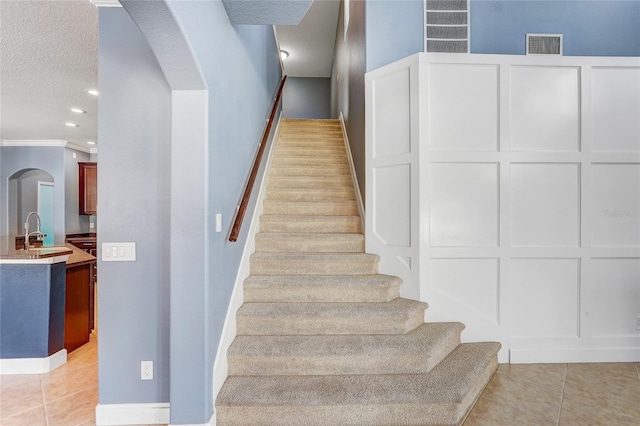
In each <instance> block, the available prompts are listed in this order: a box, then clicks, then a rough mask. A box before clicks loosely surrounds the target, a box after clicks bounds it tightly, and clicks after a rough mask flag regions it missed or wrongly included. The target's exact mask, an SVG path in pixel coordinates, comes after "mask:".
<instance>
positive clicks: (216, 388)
mask: <svg viewBox="0 0 640 426" xmlns="http://www.w3.org/2000/svg"><path fill="white" fill-rule="evenodd" d="M281 119H282V113H280V115H279V116H278V119H277V125H276V128H275V130H274V132H273V140H272V141H271V146H270V148H269V149H268V150H267V151H266V152H265V155H266V161H265V168H264V173H265V174H264V177H263V179H262V183H261V185H260V189H259V192H258V197H257V200H256V207H255V211H254V213H253V217H252V219H251V224H250V225H249V232H248V234H247V242H246V244H245V246H244V250H243V252H242V258H241V259H240V266H239V268H238V274H237V275H236V281H235V283H234V285H233V292H232V293H231V300H230V301H229V307H228V309H227V316H226V318H225V321H224V325H223V327H222V335H221V336H220V343H219V344H218V351H217V353H216V359H215V361H214V363H213V392H214V396H213V400H214V401H215V400H216V398H217V396H218V392H220V389H221V388H222V385H223V384H224V381H225V380H226V379H227V376H228V375H229V362H228V359H227V351H228V350H229V346H231V343H232V342H233V339H235V338H236V325H237V324H236V312H238V309H239V308H240V306H242V303H243V302H244V287H243V284H244V280H245V279H247V277H248V276H249V273H250V269H249V258H250V257H251V254H253V252H254V251H255V247H256V234H257V233H258V232H259V230H260V216H261V215H262V204H263V201H264V197H265V195H266V193H267V191H266V187H267V173H268V172H269V167H270V166H271V158H272V156H271V153H272V152H273V147H274V144H275V143H276V139H277V138H278V132H279V131H280V120H281ZM212 421H213V423H212V424H214V425H215V409H214V415H213V417H212Z"/></svg>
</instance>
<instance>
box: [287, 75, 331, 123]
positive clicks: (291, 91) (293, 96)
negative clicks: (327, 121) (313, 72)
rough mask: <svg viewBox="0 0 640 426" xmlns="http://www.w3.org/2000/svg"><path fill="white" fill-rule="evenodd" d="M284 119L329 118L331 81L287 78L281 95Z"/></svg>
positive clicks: (325, 79)
mask: <svg viewBox="0 0 640 426" xmlns="http://www.w3.org/2000/svg"><path fill="white" fill-rule="evenodd" d="M282 97H283V99H282V115H283V117H285V118H331V79H329V78H302V77H288V78H287V84H286V85H285V86H284V93H283V94H282Z"/></svg>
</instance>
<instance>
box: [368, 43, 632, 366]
mask: <svg viewBox="0 0 640 426" xmlns="http://www.w3.org/2000/svg"><path fill="white" fill-rule="evenodd" d="M366 90H367V92H366V96H367V97H366V111H367V147H366V162H367V163H366V165H367V166H366V169H367V175H366V200H367V205H366V212H367V216H366V221H365V224H366V226H365V227H366V244H367V251H369V252H372V253H376V254H379V255H380V256H381V263H380V268H381V272H383V273H389V274H394V275H398V276H400V277H401V278H403V279H404V281H405V282H404V284H403V286H402V287H401V295H403V296H404V297H411V298H415V299H420V300H423V301H426V302H428V303H429V305H430V306H429V309H428V310H427V313H426V319H427V321H461V322H464V323H465V324H466V326H467V328H466V330H465V332H464V333H463V340H465V341H477V340H498V341H500V342H502V344H503V350H502V351H501V352H500V361H501V362H506V361H511V362H587V361H640V329H639V328H640V325H639V324H640V58H605V57H598V58H588V57H546V56H535V57H532V56H506V55H499V56H498V55H453V54H444V55H438V54H422V53H421V54H417V55H414V56H411V57H408V58H405V59H403V60H401V61H398V62H396V63H394V64H390V65H388V66H385V67H383V68H380V69H378V70H375V71H372V72H370V73H368V74H367V76H366Z"/></svg>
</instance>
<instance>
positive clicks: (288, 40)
mask: <svg viewBox="0 0 640 426" xmlns="http://www.w3.org/2000/svg"><path fill="white" fill-rule="evenodd" d="M339 10H340V0H315V1H314V2H313V4H312V5H311V7H310V8H309V11H308V12H307V14H306V15H305V17H304V18H302V21H301V22H300V24H298V25H297V26H294V25H278V26H276V34H277V37H278V44H279V45H280V49H282V50H286V51H287V52H289V57H288V58H287V59H286V60H284V73H285V74H287V75H288V76H290V77H331V68H332V66H333V51H334V47H335V42H336V29H337V26H338V13H339Z"/></svg>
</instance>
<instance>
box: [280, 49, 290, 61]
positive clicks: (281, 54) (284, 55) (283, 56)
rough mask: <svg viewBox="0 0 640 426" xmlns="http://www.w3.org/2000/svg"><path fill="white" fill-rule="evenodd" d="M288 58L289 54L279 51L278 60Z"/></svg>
mask: <svg viewBox="0 0 640 426" xmlns="http://www.w3.org/2000/svg"><path fill="white" fill-rule="evenodd" d="M288 57H289V52H287V51H286V50H281V51H280V58H281V59H282V60H283V61H284V60H285V59H287V58H288Z"/></svg>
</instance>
